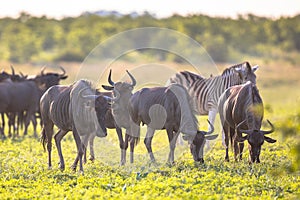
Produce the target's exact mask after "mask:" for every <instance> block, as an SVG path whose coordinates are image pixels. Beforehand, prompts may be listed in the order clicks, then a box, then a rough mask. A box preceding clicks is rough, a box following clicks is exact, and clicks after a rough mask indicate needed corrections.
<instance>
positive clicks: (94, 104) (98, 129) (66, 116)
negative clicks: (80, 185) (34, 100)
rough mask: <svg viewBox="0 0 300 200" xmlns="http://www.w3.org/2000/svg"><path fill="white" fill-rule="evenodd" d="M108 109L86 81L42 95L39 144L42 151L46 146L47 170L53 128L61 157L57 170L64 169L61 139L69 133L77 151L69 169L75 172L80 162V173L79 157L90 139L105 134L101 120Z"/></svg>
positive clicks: (80, 161) (104, 98)
mask: <svg viewBox="0 0 300 200" xmlns="http://www.w3.org/2000/svg"><path fill="white" fill-rule="evenodd" d="M108 107H109V105H108V97H105V96H103V95H96V94H95V89H94V88H93V87H92V85H91V83H90V82H89V81H87V80H79V81H77V82H75V83H74V84H72V85H71V86H61V85H56V86H52V87H50V88H49V89H48V90H47V91H46V92H45V93H44V95H43V96H42V98H41V100H40V111H41V116H42V121H43V130H42V139H41V141H42V144H43V146H44V148H45V145H46V143H47V150H48V167H49V168H51V166H52V163H51V149H52V135H53V126H54V125H56V126H57V127H58V128H59V131H58V132H57V133H56V135H55V136H54V139H55V143H56V147H57V150H58V155H59V158H60V169H61V170H64V168H65V163H64V158H63V155H62V151H61V139H62V138H63V137H64V136H65V135H66V134H67V133H68V132H69V131H72V132H73V136H74V139H75V142H76V146H77V151H78V153H77V157H76V160H75V161H74V163H73V165H72V168H73V169H74V170H75V169H76V166H77V163H78V161H79V164H80V171H81V172H83V166H82V155H83V153H84V150H85V147H86V145H87V142H88V139H89V137H90V136H91V135H96V136H98V137H105V136H106V135H107V131H106V127H105V124H104V118H105V113H106V111H107V109H108Z"/></svg>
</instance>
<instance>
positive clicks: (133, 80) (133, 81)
mask: <svg viewBox="0 0 300 200" xmlns="http://www.w3.org/2000/svg"><path fill="white" fill-rule="evenodd" d="M126 72H127V74H128V76H129V77H130V78H131V82H132V83H131V86H132V87H134V86H135V85H136V80H135V78H134V77H133V76H132V75H131V74H130V73H129V71H128V70H126Z"/></svg>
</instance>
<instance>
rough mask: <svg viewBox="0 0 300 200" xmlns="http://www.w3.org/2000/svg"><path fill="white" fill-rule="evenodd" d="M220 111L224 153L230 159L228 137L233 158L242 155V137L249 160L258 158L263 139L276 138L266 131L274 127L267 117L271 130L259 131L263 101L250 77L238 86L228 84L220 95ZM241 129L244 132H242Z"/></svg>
mask: <svg viewBox="0 0 300 200" xmlns="http://www.w3.org/2000/svg"><path fill="white" fill-rule="evenodd" d="M219 113H220V119H221V122H222V125H223V131H224V133H225V145H226V156H225V160H227V161H229V157H228V144H229V140H230V142H231V144H233V146H234V156H235V160H237V159H238V156H239V158H240V159H242V152H243V148H244V143H243V142H244V141H245V140H247V141H248V143H249V146H248V147H249V153H250V156H249V158H250V159H249V162H251V163H253V162H257V163H259V162H260V159H259V155H260V151H261V146H262V145H263V143H264V141H267V142H269V143H274V142H276V140H274V139H272V138H269V137H267V136H266V134H270V133H272V132H273V131H274V126H273V125H272V123H271V122H270V121H268V123H269V124H270V126H271V130H269V131H262V130H260V129H261V124H262V119H263V114H264V108H263V102H262V99H261V97H260V95H259V91H258V89H257V87H256V85H255V84H253V83H251V82H250V81H249V82H247V83H245V84H243V85H238V86H233V87H230V88H228V89H227V90H226V91H225V92H224V93H223V94H222V95H221V97H220V99H219ZM242 133H245V134H247V135H246V136H244V137H243V136H242Z"/></svg>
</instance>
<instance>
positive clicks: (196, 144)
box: [190, 120, 218, 163]
mask: <svg viewBox="0 0 300 200" xmlns="http://www.w3.org/2000/svg"><path fill="white" fill-rule="evenodd" d="M207 121H208V120H207ZM208 123H209V125H210V127H211V131H209V132H205V131H198V132H197V134H196V136H195V138H194V140H193V142H192V143H191V144H190V150H191V154H192V155H193V158H194V161H196V162H201V163H203V162H204V160H203V148H204V144H205V141H206V140H214V139H216V138H217V137H218V135H210V134H212V133H213V132H214V127H213V125H212V124H211V123H210V121H208Z"/></svg>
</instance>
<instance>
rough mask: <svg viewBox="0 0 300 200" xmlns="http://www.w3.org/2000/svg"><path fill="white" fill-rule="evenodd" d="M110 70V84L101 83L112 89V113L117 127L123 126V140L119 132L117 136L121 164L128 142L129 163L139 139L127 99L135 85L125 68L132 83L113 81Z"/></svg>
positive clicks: (124, 157)
mask: <svg viewBox="0 0 300 200" xmlns="http://www.w3.org/2000/svg"><path fill="white" fill-rule="evenodd" d="M111 72H112V71H111V70H110V72H109V76H108V83H109V84H110V86H106V85H102V87H103V88H104V89H105V90H113V94H114V96H115V97H114V98H113V99H112V105H111V106H112V115H113V117H114V120H115V122H116V124H117V126H118V127H120V128H125V129H126V132H125V140H124V138H123V135H122V133H121V132H118V138H119V142H120V148H121V163H120V164H121V165H124V164H125V163H126V150H127V148H128V143H129V142H130V163H133V159H134V155H133V154H134V147H135V146H136V145H137V144H138V142H139V140H140V135H139V134H140V131H139V129H140V127H139V126H137V125H136V124H135V123H134V122H133V121H132V120H131V118H130V113H129V109H128V106H129V101H130V97H131V96H132V90H133V88H134V86H135V85H136V80H135V78H134V77H133V76H132V75H131V74H130V73H129V72H128V71H127V70H126V72H127V74H128V76H129V77H130V79H131V82H132V83H127V82H116V83H115V82H113V81H112V80H111Z"/></svg>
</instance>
